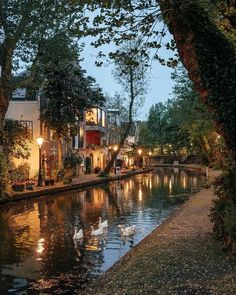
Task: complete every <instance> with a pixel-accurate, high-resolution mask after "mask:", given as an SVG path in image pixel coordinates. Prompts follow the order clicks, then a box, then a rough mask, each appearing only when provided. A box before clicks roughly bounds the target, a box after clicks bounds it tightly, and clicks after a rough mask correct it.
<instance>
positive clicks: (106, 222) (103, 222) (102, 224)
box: [98, 217, 108, 228]
mask: <svg viewBox="0 0 236 295" xmlns="http://www.w3.org/2000/svg"><path fill="white" fill-rule="evenodd" d="M98 220H99V224H98V228H100V227H102V228H104V227H108V221H107V220H104V221H102V217H99V218H98Z"/></svg>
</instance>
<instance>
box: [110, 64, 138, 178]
mask: <svg viewBox="0 0 236 295" xmlns="http://www.w3.org/2000/svg"><path fill="white" fill-rule="evenodd" d="M129 81H130V86H129V87H130V103H129V122H128V125H127V127H126V130H125V132H124V134H123V135H122V136H121V139H120V142H119V144H118V148H117V150H116V151H115V152H114V153H113V154H112V157H111V160H110V161H109V162H108V164H107V166H106V168H105V169H104V172H105V173H107V174H109V173H110V171H111V169H112V167H113V165H114V162H115V160H116V158H117V156H118V154H119V152H120V150H121V148H122V147H123V145H124V143H125V140H126V138H127V137H128V135H129V132H130V128H131V126H132V122H133V105H134V100H135V94H134V76H133V69H132V67H131V68H130V71H129Z"/></svg>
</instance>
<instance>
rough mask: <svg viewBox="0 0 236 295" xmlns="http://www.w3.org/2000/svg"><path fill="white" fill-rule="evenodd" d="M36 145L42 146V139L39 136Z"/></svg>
mask: <svg viewBox="0 0 236 295" xmlns="http://www.w3.org/2000/svg"><path fill="white" fill-rule="evenodd" d="M36 140H37V144H38V146H40V147H41V146H42V144H43V138H42V137H41V136H39V137H38V138H37V139H36Z"/></svg>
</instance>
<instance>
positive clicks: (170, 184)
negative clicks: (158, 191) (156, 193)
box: [169, 179, 172, 193]
mask: <svg viewBox="0 0 236 295" xmlns="http://www.w3.org/2000/svg"><path fill="white" fill-rule="evenodd" d="M169 192H170V193H172V181H171V179H170V180H169Z"/></svg>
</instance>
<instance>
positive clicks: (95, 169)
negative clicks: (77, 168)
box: [94, 166, 102, 174]
mask: <svg viewBox="0 0 236 295" xmlns="http://www.w3.org/2000/svg"><path fill="white" fill-rule="evenodd" d="M101 170H102V169H101V167H99V166H96V167H95V168H94V173H95V174H98V173H100V172H101Z"/></svg>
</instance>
